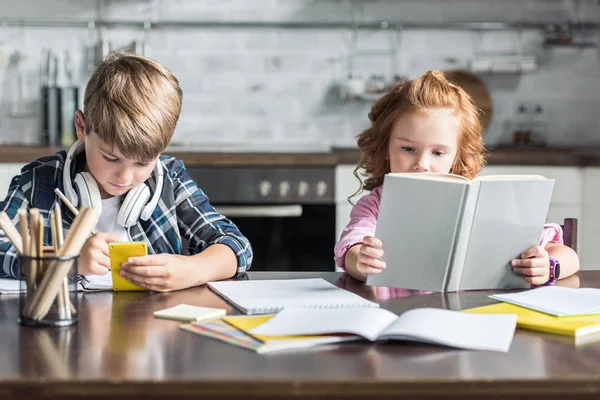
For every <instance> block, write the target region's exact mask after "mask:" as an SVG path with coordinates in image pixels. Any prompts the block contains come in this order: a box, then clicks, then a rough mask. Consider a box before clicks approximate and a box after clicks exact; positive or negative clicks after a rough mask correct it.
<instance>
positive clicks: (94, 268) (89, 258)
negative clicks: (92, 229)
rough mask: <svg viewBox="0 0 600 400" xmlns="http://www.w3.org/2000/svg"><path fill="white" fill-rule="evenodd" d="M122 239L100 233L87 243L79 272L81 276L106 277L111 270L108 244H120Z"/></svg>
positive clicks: (79, 263)
mask: <svg viewBox="0 0 600 400" xmlns="http://www.w3.org/2000/svg"><path fill="white" fill-rule="evenodd" d="M120 240H121V238H119V236H117V235H114V234H112V233H102V232H98V233H96V234H95V235H92V236H90V238H89V239H88V240H86V241H85V244H84V245H83V248H82V249H81V253H79V261H78V262H77V272H78V273H79V274H81V275H104V274H106V273H107V272H108V271H109V270H110V258H109V252H108V244H109V243H112V242H119V241H120Z"/></svg>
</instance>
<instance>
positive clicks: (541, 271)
mask: <svg viewBox="0 0 600 400" xmlns="http://www.w3.org/2000/svg"><path fill="white" fill-rule="evenodd" d="M511 265H512V267H513V271H514V272H515V273H517V274H519V275H522V276H523V279H524V280H525V282H527V283H530V284H532V285H543V284H544V283H546V282H548V279H550V259H549V256H548V251H546V249H545V248H543V247H542V246H534V247H532V248H530V249H528V250H526V251H525V252H524V253H523V254H521V258H520V259H516V260H512V262H511Z"/></svg>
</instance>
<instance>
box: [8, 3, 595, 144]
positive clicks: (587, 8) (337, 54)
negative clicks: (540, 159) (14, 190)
mask: <svg viewBox="0 0 600 400" xmlns="http://www.w3.org/2000/svg"><path fill="white" fill-rule="evenodd" d="M574 6H578V7H574ZM3 17H8V18H24V17H27V18H36V17H54V18H81V19H83V20H87V19H93V18H98V17H103V18H115V19H140V20H143V19H154V20H157V19H158V20H161V19H176V20H195V19H215V20H222V21H228V20H240V21H243V20H268V21H278V20H283V21H289V20H292V21H295V20H297V21H302V20H331V21H351V20H352V18H353V17H354V18H359V19H360V20H361V21H379V20H382V19H389V20H402V21H425V20H427V21H460V20H471V21H492V20H495V21H498V20H501V21H516V20H531V21H535V20H561V21H562V20H573V19H578V18H585V19H587V20H592V21H598V20H600V6H599V4H598V1H596V0H593V1H592V0H589V1H580V2H573V1H569V0H554V1H551V0H528V1H520V0H410V1H395V0H380V1H377V0H363V1H351V0H319V1H318V2H317V1H309V0H203V1H198V0H128V1H117V0H110V1H109V0H103V1H100V0H96V1H93V0H52V1H50V0H21V1H19V2H12V1H11V2H9V1H8V0H0V19H1V18H3ZM393 35H394V32H392V31H360V32H359V35H358V48H359V49H360V50H374V49H378V50H385V49H389V48H390V45H391V43H392V42H393ZM107 36H108V37H109V38H110V40H111V41H112V42H113V44H114V45H115V47H118V46H122V45H125V44H127V43H128V42H130V41H131V40H133V39H142V38H143V37H144V32H143V31H141V30H135V29H112V30H109V31H108V32H107ZM350 36H351V35H350V31H349V30H340V29H318V30H303V29H299V30H294V29H273V28H264V29H239V28H238V29H233V28H220V29H216V28H215V29H208V28H204V29H199V28H185V29H183V28H176V29H163V30H153V31H151V32H150V34H149V35H148V36H147V42H146V54H147V55H148V56H150V57H152V58H155V59H157V60H158V61H160V62H162V63H163V64H165V65H166V66H167V67H168V68H170V69H171V70H172V71H173V72H174V73H175V74H176V75H177V77H178V78H179V80H180V83H181V86H182V88H183V90H184V107H183V112H182V116H181V120H180V122H179V125H178V128H177V131H176V134H175V137H174V139H173V140H174V143H176V144H185V145H186V146H193V147H195V148H198V149H202V148H204V149H212V150H214V149H219V148H229V147H230V146H231V148H234V149H236V150H248V149H250V150H260V149H263V148H266V147H270V146H275V147H276V148H280V149H285V150H293V149H298V150H303V149H325V148H328V147H329V146H331V145H334V146H352V145H354V136H355V135H356V134H358V133H359V132H360V130H361V129H363V128H364V126H365V125H366V124H367V113H368V110H369V104H367V103H356V102H355V103H343V102H341V101H339V100H338V98H337V92H336V89H335V87H336V84H338V83H339V82H340V81H341V80H342V79H343V78H344V77H345V76H346V75H347V73H348V72H349V70H348V65H349V60H348V55H349V44H350ZM596 37H597V35H596ZM96 38H97V32H95V31H89V30H88V29H84V28H82V29H73V28H70V29H66V28H16V27H2V25H1V24H0V82H1V84H2V86H1V87H2V89H1V90H0V142H2V143H7V142H23V143H35V142H36V140H37V137H38V131H39V129H38V127H39V120H38V118H39V117H38V116H37V115H36V114H32V115H25V116H18V117H16V116H14V115H11V114H10V106H11V95H10V93H11V92H10V89H11V85H10V82H12V81H13V77H14V71H13V70H11V69H10V68H8V67H7V61H8V57H9V55H10V54H11V53H13V52H14V51H15V50H16V49H18V50H19V51H21V52H22V53H23V54H24V55H25V57H26V59H25V60H24V62H23V66H22V70H23V74H24V76H25V77H26V83H25V85H24V91H25V95H26V96H27V99H28V102H29V104H30V107H31V110H36V109H37V108H36V107H39V95H38V92H39V61H40V53H41V50H42V48H44V47H49V48H52V49H53V50H55V51H57V52H59V54H60V55H62V54H63V52H64V50H66V49H69V50H70V52H71V56H72V57H74V58H75V61H76V63H77V64H76V65H78V68H77V71H76V72H77V78H78V81H79V82H80V83H81V86H82V87H83V86H84V85H85V81H86V80H87V77H88V76H89V71H87V70H86V68H85V57H84V49H85V47H86V46H90V45H91V44H93V43H94V42H95V40H96ZM399 39H400V42H399V43H400V44H399V48H398V55H397V59H396V60H392V59H391V58H390V56H388V55H357V56H356V57H355V58H354V59H353V61H354V62H353V64H354V68H355V71H356V72H360V73H362V74H363V75H367V76H368V75H370V74H372V73H381V74H385V75H388V76H389V75H391V74H392V73H393V72H398V73H400V74H403V75H407V76H409V77H414V76H416V75H418V74H420V73H422V72H424V71H425V70H427V69H432V68H442V69H452V68H464V67H466V66H467V65H468V62H469V60H470V59H471V58H472V57H473V55H474V54H489V53H493V52H503V53H515V52H519V51H520V52H522V53H523V54H535V55H536V56H537V57H538V60H539V64H540V67H539V70H538V71H537V72H535V73H532V74H523V75H511V76H498V75H493V76H492V75H484V76H482V78H483V79H484V81H485V82H486V84H487V85H488V87H489V88H490V90H491V92H492V97H493V103H494V119H493V121H492V125H491V127H490V129H489V131H488V133H487V135H486V141H487V142H488V144H494V143H498V142H502V141H505V140H506V139H507V138H508V136H507V129H509V127H510V124H509V121H510V120H511V119H513V118H514V113H515V109H516V107H517V105H518V104H519V103H520V102H522V101H528V102H537V103H540V104H542V105H543V106H544V108H545V111H546V113H545V115H546V118H547V127H548V141H549V142H550V143H552V144H557V145H568V144H590V145H592V144H593V145H600V134H598V131H599V128H600V113H599V112H598V110H600V95H599V93H600V61H599V60H600V58H599V57H598V50H597V49H587V50H576V49H557V50H547V49H543V48H542V47H541V46H540V43H541V40H542V38H541V36H540V34H538V33H536V32H529V31H527V32H524V33H523V35H522V38H521V39H520V37H519V35H517V34H516V33H514V32H492V33H485V34H476V33H472V32H463V31H446V30H405V31H404V32H402V33H401V35H400V36H399ZM393 61H395V63H394V62H393ZM394 64H395V65H397V71H392V68H393V65H394ZM61 81H62V82H64V76H61ZM81 97H82V98H83V94H82V95H81Z"/></svg>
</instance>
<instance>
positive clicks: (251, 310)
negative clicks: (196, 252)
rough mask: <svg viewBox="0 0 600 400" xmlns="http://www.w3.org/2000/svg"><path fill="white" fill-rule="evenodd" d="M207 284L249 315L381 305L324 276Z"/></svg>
mask: <svg viewBox="0 0 600 400" xmlns="http://www.w3.org/2000/svg"><path fill="white" fill-rule="evenodd" d="M208 286H209V287H210V288H211V289H213V290H214V291H215V292H217V293H218V294H220V295H221V296H223V297H224V298H225V299H226V300H228V301H229V302H231V303H232V304H233V305H234V306H236V307H237V308H239V309H240V310H241V311H243V312H244V313H246V314H248V315H252V314H272V313H276V312H279V311H281V310H282V309H284V308H286V307H308V308H339V307H379V304H377V303H374V302H372V301H369V300H367V299H365V298H363V297H361V296H359V295H357V294H354V293H352V292H349V291H347V290H344V289H341V288H339V287H337V286H335V285H333V284H331V283H329V282H327V281H326V280H324V279H322V278H311V279H279V280H258V281H225V282H209V283H208Z"/></svg>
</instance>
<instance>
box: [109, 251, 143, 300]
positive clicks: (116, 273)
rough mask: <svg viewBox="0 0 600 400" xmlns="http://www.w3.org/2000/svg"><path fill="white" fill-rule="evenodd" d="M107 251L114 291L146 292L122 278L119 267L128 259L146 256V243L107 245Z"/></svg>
mask: <svg viewBox="0 0 600 400" xmlns="http://www.w3.org/2000/svg"><path fill="white" fill-rule="evenodd" d="M108 251H109V255H110V273H111V274H112V281H113V290H114V291H129V292H131V291H136V292H139V291H143V290H147V289H144V288H143V287H141V286H138V285H136V284H135V283H132V282H130V281H128V280H127V279H125V278H123V277H122V276H121V275H120V274H121V265H122V264H123V263H124V262H125V261H127V260H128V259H129V257H139V256H145V255H146V254H148V249H147V248H146V243H144V242H125V243H109V244H108Z"/></svg>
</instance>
